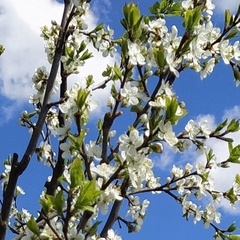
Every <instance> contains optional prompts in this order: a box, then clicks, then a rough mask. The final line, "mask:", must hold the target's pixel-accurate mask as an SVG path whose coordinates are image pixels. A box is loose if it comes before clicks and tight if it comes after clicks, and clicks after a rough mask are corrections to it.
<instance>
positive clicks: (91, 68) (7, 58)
mask: <svg viewBox="0 0 240 240" xmlns="http://www.w3.org/2000/svg"><path fill="white" fill-rule="evenodd" d="M106 3H107V2H106ZM62 10H63V4H61V3H58V2H57V1H54V0H41V1H38V0H18V1H15V0H2V1H1V3H0V12H1V14H0V29H1V33H2V34H1V40H0V41H1V42H0V43H1V44H3V45H4V47H5V49H6V50H5V52H4V54H3V55H2V56H1V57H0V81H1V84H0V91H1V94H2V95H4V96H5V97H7V98H9V99H11V100H15V101H18V102H22V101H26V100H28V98H29V95H30V93H33V92H34V90H33V89H32V83H31V77H32V75H33V73H34V69H36V68H38V67H40V66H43V65H45V66H48V68H49V67H50V66H49V64H48V62H47V57H46V54H45V52H44V42H43V40H42V38H41V37H40V34H41V32H40V28H41V27H42V26H44V25H48V26H49V25H50V22H51V20H56V21H58V22H59V21H60V20H61V15H62ZM86 21H87V23H88V26H89V29H92V28H94V27H95V26H96V24H97V19H96V17H95V15H94V14H91V13H90V14H89V15H88V16H87V20H86ZM90 50H93V55H94V58H92V59H90V60H89V61H87V64H86V65H85V66H84V67H82V68H81V69H80V74H79V75H76V76H74V77H72V79H74V80H78V81H83V80H84V79H85V78H86V77H87V76H88V75H89V74H92V75H93V76H94V81H95V82H96V83H99V82H100V81H102V80H103V78H102V72H103V70H104V69H105V67H106V66H107V64H109V65H113V63H114V61H115V59H112V58H103V57H102V54H101V53H99V52H98V51H96V50H95V49H93V47H92V48H90ZM106 94H107V93H106V91H105V93H103V94H98V95H97V97H96V98H97V100H98V101H99V102H100V105H101V104H103V103H105V101H104V102H103V101H102V100H103V99H104V100H106Z"/></svg>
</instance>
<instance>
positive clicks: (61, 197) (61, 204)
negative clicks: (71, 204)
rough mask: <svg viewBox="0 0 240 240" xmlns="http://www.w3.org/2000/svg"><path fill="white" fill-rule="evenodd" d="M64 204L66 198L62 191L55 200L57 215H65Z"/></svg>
mask: <svg viewBox="0 0 240 240" xmlns="http://www.w3.org/2000/svg"><path fill="white" fill-rule="evenodd" d="M64 203H65V198H64V194H63V191H62V190H61V191H59V192H58V193H57V194H56V197H55V199H54V207H55V209H56V210H57V213H58V214H59V215H61V214H62V213H63V207H64Z"/></svg>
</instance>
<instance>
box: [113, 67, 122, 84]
mask: <svg viewBox="0 0 240 240" xmlns="http://www.w3.org/2000/svg"><path fill="white" fill-rule="evenodd" d="M113 71H114V72H115V74H116V76H117V77H118V79H119V80H122V72H121V71H120V68H119V67H118V66H117V64H116V63H115V64H114V68H113Z"/></svg>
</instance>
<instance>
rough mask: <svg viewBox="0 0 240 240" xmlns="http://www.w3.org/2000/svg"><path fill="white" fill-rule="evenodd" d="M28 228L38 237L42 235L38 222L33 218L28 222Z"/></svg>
mask: <svg viewBox="0 0 240 240" xmlns="http://www.w3.org/2000/svg"><path fill="white" fill-rule="evenodd" d="M27 227H28V228H29V230H31V231H32V232H33V233H34V234H36V235H37V236H39V235H40V229H39V227H38V225H37V222H36V220H35V219H34V217H33V216H31V218H30V220H29V221H28V222H27Z"/></svg>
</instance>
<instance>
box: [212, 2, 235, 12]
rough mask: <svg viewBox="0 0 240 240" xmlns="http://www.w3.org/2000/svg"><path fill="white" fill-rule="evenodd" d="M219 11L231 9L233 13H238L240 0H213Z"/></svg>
mask: <svg viewBox="0 0 240 240" xmlns="http://www.w3.org/2000/svg"><path fill="white" fill-rule="evenodd" d="M213 3H214V4H215V6H216V10H217V11H225V9H229V10H230V11H231V12H232V13H236V11H237V8H238V5H239V0H213Z"/></svg>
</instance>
